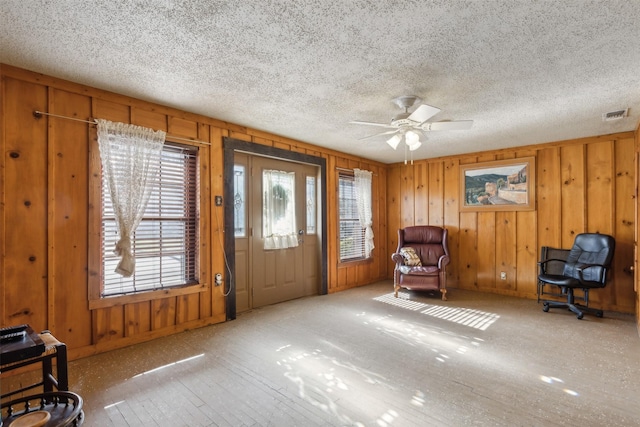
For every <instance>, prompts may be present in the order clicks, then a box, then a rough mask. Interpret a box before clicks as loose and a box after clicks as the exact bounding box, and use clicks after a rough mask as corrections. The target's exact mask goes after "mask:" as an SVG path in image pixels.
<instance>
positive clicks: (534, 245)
mask: <svg viewBox="0 0 640 427" xmlns="http://www.w3.org/2000/svg"><path fill="white" fill-rule="evenodd" d="M536 228H537V224H536V212H535V211H520V212H516V259H515V264H514V267H515V268H516V282H515V290H517V292H518V294H520V295H523V296H526V297H528V298H535V296H536V292H537V283H538V280H537V277H538V265H537V262H538V241H537V238H536Z"/></svg>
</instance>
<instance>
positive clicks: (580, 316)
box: [576, 313, 584, 320]
mask: <svg viewBox="0 0 640 427" xmlns="http://www.w3.org/2000/svg"><path fill="white" fill-rule="evenodd" d="M583 316H584V315H583V314H582V313H580V314H577V315H576V317H577V318H578V320H580V319H582V317H583Z"/></svg>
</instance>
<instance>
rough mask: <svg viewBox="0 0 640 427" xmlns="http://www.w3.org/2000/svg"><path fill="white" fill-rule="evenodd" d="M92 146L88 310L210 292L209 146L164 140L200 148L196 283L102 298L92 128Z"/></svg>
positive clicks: (98, 179) (97, 174)
mask: <svg viewBox="0 0 640 427" xmlns="http://www.w3.org/2000/svg"><path fill="white" fill-rule="evenodd" d="M91 128H92V129H91V135H92V138H91V144H90V147H89V212H88V214H89V218H88V225H89V230H88V234H89V236H88V237H89V238H88V240H89V241H88V243H89V251H88V260H87V261H88V267H89V268H88V270H89V271H88V275H89V277H88V289H87V291H88V294H87V296H88V305H89V310H94V309H99V308H107V307H114V306H119V305H125V304H131V303H138V302H146V301H153V300H157V299H162V298H168V297H176V296H181V295H189V294H195V293H200V292H206V291H208V290H210V289H211V285H210V279H209V277H210V274H209V270H210V259H211V254H209V253H208V251H207V250H206V249H207V248H210V247H211V245H210V244H209V243H210V241H211V236H210V235H209V233H208V229H209V227H208V224H209V222H210V220H209V218H210V215H209V212H210V208H209V206H210V199H211V197H210V195H209V192H208V191H207V189H209V188H210V179H211V177H210V172H209V171H210V168H209V161H210V160H209V157H210V149H209V146H208V145H202V144H197V143H193V144H190V143H186V142H182V141H181V142H174V141H171V140H170V138H167V141H166V142H167V143H175V144H178V145H190V146H197V147H198V149H199V154H198V173H199V175H200V179H199V182H200V184H199V192H200V194H199V195H200V197H199V202H200V213H199V217H200V221H199V229H200V230H199V233H200V241H199V246H200V250H199V251H198V254H199V258H200V259H199V261H197V265H198V268H199V275H198V276H199V282H198V283H194V284H190V285H184V286H174V287H171V288H166V289H158V290H150V291H142V292H138V293H131V294H124V295H113V296H102V295H101V287H102V283H101V280H102V279H101V278H102V172H101V170H102V165H101V163H100V152H99V149H98V138H97V130H96V129H95V128H94V127H91Z"/></svg>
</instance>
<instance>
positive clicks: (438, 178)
mask: <svg viewBox="0 0 640 427" xmlns="http://www.w3.org/2000/svg"><path fill="white" fill-rule="evenodd" d="M443 224H444V166H443V163H442V162H434V163H429V225H436V226H438V227H442V226H443Z"/></svg>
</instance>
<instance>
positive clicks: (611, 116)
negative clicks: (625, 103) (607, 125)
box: [602, 108, 629, 122]
mask: <svg viewBox="0 0 640 427" xmlns="http://www.w3.org/2000/svg"><path fill="white" fill-rule="evenodd" d="M628 111H629V109H628V108H625V109H624V110H618V111H609V112H608V113H603V114H602V121H603V122H611V121H613V120H619V119H621V118H623V117H627V113H628Z"/></svg>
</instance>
